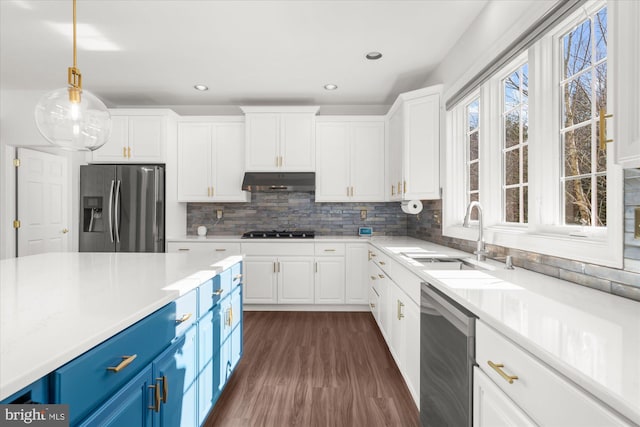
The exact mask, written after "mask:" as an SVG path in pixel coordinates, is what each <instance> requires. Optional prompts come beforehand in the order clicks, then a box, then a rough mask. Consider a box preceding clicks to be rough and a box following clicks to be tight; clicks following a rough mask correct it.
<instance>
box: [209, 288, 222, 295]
mask: <svg viewBox="0 0 640 427" xmlns="http://www.w3.org/2000/svg"><path fill="white" fill-rule="evenodd" d="M223 292H224V289H216V290H215V291H213V293H212V294H211V296H212V297H213V296H218V297H219V296H220V295H222V293H223Z"/></svg>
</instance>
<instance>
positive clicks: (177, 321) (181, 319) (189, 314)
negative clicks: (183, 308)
mask: <svg viewBox="0 0 640 427" xmlns="http://www.w3.org/2000/svg"><path fill="white" fill-rule="evenodd" d="M190 318H191V313H187V314H183V315H182V317H181V318H179V319H176V323H177V324H180V323H184V322H186V321H187V320H189V319H190Z"/></svg>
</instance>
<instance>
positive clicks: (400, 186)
mask: <svg viewBox="0 0 640 427" xmlns="http://www.w3.org/2000/svg"><path fill="white" fill-rule="evenodd" d="M400 194H402V183H401V182H400V181H398V195H400Z"/></svg>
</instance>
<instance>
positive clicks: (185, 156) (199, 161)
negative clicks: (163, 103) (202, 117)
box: [178, 123, 212, 202]
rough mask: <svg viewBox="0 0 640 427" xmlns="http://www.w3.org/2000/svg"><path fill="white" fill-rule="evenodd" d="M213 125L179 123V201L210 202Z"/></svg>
mask: <svg viewBox="0 0 640 427" xmlns="http://www.w3.org/2000/svg"><path fill="white" fill-rule="evenodd" d="M211 157H212V153H211V125H210V124H209V123H178V201H180V202H203V201H209V199H210V194H211V193H210V190H209V187H211Z"/></svg>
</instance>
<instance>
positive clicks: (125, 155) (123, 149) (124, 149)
mask: <svg viewBox="0 0 640 427" xmlns="http://www.w3.org/2000/svg"><path fill="white" fill-rule="evenodd" d="M122 157H124V158H127V147H122Z"/></svg>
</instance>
